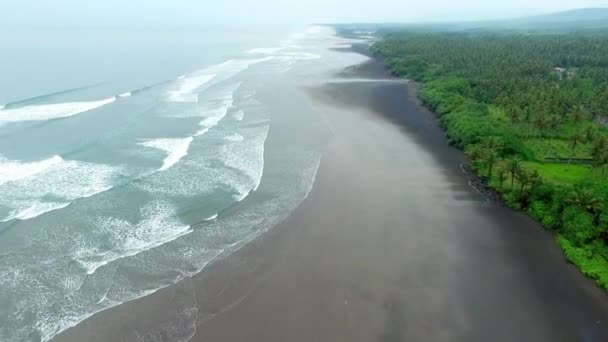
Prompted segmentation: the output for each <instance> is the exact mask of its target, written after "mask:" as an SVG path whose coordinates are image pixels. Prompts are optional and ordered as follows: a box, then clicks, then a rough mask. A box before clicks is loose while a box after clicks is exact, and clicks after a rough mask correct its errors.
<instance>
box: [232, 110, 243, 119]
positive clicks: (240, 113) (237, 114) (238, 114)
mask: <svg viewBox="0 0 608 342" xmlns="http://www.w3.org/2000/svg"><path fill="white" fill-rule="evenodd" d="M244 118H245V113H244V112H243V111H242V110H240V109H239V110H237V111H236V112H235V113H234V119H235V120H236V121H243V119H244Z"/></svg>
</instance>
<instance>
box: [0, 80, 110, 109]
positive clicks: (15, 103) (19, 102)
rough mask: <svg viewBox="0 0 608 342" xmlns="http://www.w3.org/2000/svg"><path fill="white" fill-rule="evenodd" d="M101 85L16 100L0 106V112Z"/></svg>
mask: <svg viewBox="0 0 608 342" xmlns="http://www.w3.org/2000/svg"><path fill="white" fill-rule="evenodd" d="M99 85H101V83H97V84H93V85H87V86H82V87H76V88H70V89H65V90H60V91H56V92H52V93H48V94H44V95H39V96H34V97H30V98H27V99H23V100H17V101H13V102H9V103H7V104H5V105H4V106H0V110H2V109H3V108H6V109H9V108H16V107H23V106H25V105H27V104H32V103H35V102H41V101H43V100H48V99H50V98H52V97H55V96H59V95H65V94H70V93H74V92H77V91H80V90H85V89H90V88H94V87H97V86H99Z"/></svg>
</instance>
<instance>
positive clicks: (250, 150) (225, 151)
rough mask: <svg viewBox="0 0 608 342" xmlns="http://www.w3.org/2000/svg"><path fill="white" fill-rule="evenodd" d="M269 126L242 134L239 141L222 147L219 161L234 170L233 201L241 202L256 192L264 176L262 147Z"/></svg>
mask: <svg viewBox="0 0 608 342" xmlns="http://www.w3.org/2000/svg"><path fill="white" fill-rule="evenodd" d="M269 130H270V126H263V127H257V128H254V129H250V130H249V131H248V132H243V135H245V136H247V137H246V138H245V139H243V140H241V141H234V142H232V143H231V144H227V145H224V146H223V147H222V151H221V159H222V161H223V163H224V165H226V166H227V167H229V168H230V169H233V170H236V171H237V172H238V175H239V176H238V177H235V178H234V180H233V181H232V182H231V184H230V186H231V187H232V188H233V189H234V190H235V191H236V195H235V200H237V201H239V202H240V201H242V200H244V199H245V198H246V197H247V196H249V194H250V193H251V192H252V191H257V190H258V188H259V186H260V183H261V181H262V176H263V174H264V145H265V143H266V138H267V137H268V132H269Z"/></svg>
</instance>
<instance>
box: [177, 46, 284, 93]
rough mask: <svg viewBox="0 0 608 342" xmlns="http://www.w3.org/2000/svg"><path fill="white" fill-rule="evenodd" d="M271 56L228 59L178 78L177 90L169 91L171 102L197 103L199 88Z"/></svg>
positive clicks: (221, 79)
mask: <svg viewBox="0 0 608 342" xmlns="http://www.w3.org/2000/svg"><path fill="white" fill-rule="evenodd" d="M273 58H274V57H273V56H268V57H264V58H258V59H230V60H227V61H225V62H223V63H220V64H217V65H212V66H210V67H207V68H205V69H202V70H200V71H198V72H195V73H193V74H192V75H190V76H186V75H184V76H183V77H182V76H180V77H179V78H178V89H176V90H170V91H169V100H170V101H172V102H198V94H196V93H197V91H200V90H201V87H203V86H206V87H209V86H211V85H213V84H215V83H218V82H221V81H224V80H227V79H229V78H231V77H233V76H235V75H237V74H239V73H241V72H243V71H245V70H246V69H248V68H249V67H251V66H252V65H255V64H258V63H262V62H266V61H269V60H272V59H273Z"/></svg>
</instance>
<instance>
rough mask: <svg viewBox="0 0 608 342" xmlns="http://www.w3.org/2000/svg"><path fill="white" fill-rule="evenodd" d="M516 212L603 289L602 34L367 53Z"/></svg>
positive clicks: (405, 40) (607, 155) (452, 38)
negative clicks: (413, 84)
mask: <svg viewBox="0 0 608 342" xmlns="http://www.w3.org/2000/svg"><path fill="white" fill-rule="evenodd" d="M372 51H373V52H374V53H375V54H377V55H379V56H382V57H383V58H385V60H386V63H387V66H388V68H389V70H390V71H391V72H392V73H393V74H395V75H397V76H401V77H408V78H410V79H414V80H417V81H420V82H421V83H422V86H421V89H420V92H419V97H420V98H421V100H422V101H423V103H424V104H425V105H426V106H427V107H428V108H429V109H431V110H433V111H435V112H436V113H437V114H438V115H439V116H440V118H441V123H442V125H443V127H444V128H445V130H446V134H447V137H448V139H449V140H450V142H451V143H452V144H454V145H456V146H458V147H460V148H462V149H463V150H464V151H465V153H466V154H467V156H468V157H469V159H470V160H471V164H472V166H473V167H474V169H476V170H477V172H478V173H479V175H480V176H482V177H484V178H485V179H486V180H487V182H488V185H489V186H490V187H493V188H494V189H496V190H497V191H498V192H500V193H501V194H502V196H503V198H504V200H505V202H506V203H508V204H509V205H510V206H512V207H513V208H516V209H519V210H524V211H526V212H528V213H529V215H530V216H532V217H533V218H535V219H537V220H538V221H540V222H542V224H543V225H544V226H545V227H546V228H547V229H550V230H553V231H555V232H556V236H557V241H558V244H559V245H560V246H561V247H562V249H563V250H564V251H565V253H566V255H567V257H568V259H569V260H570V261H571V262H573V263H574V264H576V265H577V266H578V267H579V268H580V269H581V270H582V272H583V273H585V274H586V275H588V276H589V277H592V278H594V279H595V280H596V281H597V283H598V284H599V285H600V286H602V287H604V288H606V289H608V130H607V128H606V123H607V122H608V120H606V116H607V115H608V57H607V56H608V31H593V32H591V31H589V32H579V33H564V34H557V33H555V34H547V33H545V34H520V33H513V32H511V33H508V32H496V31H495V32H476V33H463V32H460V33H459V32H443V33H442V32H431V31H428V32H424V31H420V30H410V31H402V32H392V33H390V34H387V35H386V37H385V39H384V40H383V41H381V42H379V43H377V44H375V45H374V46H373V48H372Z"/></svg>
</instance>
